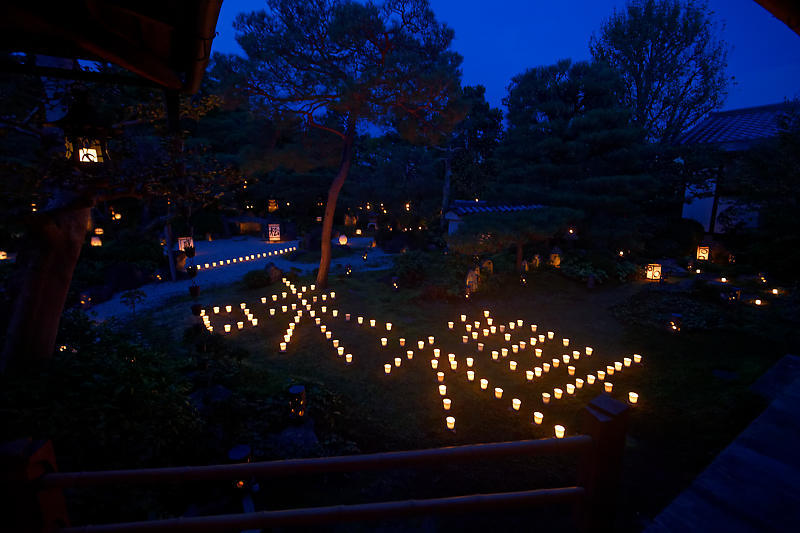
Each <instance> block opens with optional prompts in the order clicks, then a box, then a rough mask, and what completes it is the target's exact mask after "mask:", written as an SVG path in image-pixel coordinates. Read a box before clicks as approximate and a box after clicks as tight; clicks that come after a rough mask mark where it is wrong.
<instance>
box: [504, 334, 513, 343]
mask: <svg viewBox="0 0 800 533" xmlns="http://www.w3.org/2000/svg"><path fill="white" fill-rule="evenodd" d="M503 338H504V339H505V340H506V342H508V341H510V340H511V333H506V334H505V335H503Z"/></svg>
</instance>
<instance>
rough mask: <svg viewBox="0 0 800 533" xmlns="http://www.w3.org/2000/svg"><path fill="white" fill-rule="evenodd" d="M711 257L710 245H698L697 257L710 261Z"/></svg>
mask: <svg viewBox="0 0 800 533" xmlns="http://www.w3.org/2000/svg"><path fill="white" fill-rule="evenodd" d="M710 258H711V249H710V247H708V246H698V247H697V259H698V260H699V261H708V260H709V259H710Z"/></svg>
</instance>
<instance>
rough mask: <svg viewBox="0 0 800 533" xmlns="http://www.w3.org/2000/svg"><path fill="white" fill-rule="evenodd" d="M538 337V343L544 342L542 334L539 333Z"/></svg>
mask: <svg viewBox="0 0 800 533" xmlns="http://www.w3.org/2000/svg"><path fill="white" fill-rule="evenodd" d="M538 338H539V343H540V344H541V343H543V342H544V335H542V334H540V335H539V337H538Z"/></svg>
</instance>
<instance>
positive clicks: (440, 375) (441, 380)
mask: <svg viewBox="0 0 800 533" xmlns="http://www.w3.org/2000/svg"><path fill="white" fill-rule="evenodd" d="M436 381H438V382H439V383H444V372H437V373H436Z"/></svg>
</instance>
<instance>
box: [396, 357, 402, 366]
mask: <svg viewBox="0 0 800 533" xmlns="http://www.w3.org/2000/svg"><path fill="white" fill-rule="evenodd" d="M402 364H403V360H402V359H400V358H399V357H395V358H394V366H396V367H399V366H400V365H402Z"/></svg>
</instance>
